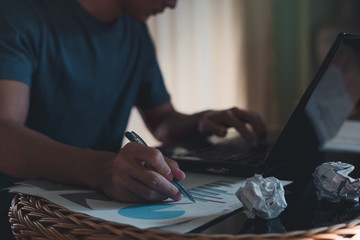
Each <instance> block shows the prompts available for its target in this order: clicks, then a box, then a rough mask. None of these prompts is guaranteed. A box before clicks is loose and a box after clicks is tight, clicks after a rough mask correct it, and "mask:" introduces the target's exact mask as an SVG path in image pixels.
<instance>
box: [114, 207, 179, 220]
mask: <svg viewBox="0 0 360 240" xmlns="http://www.w3.org/2000/svg"><path fill="white" fill-rule="evenodd" d="M184 213H185V210H184V209H183V208H181V207H179V206H176V205H171V204H157V205H137V206H131V207H125V208H122V209H120V210H118V214H120V215H121V216H124V217H128V218H136V219H143V220H163V219H171V218H176V217H179V216H181V215H183V214H184Z"/></svg>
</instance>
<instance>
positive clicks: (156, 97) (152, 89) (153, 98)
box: [137, 24, 170, 109]
mask: <svg viewBox="0 0 360 240" xmlns="http://www.w3.org/2000/svg"><path fill="white" fill-rule="evenodd" d="M143 31H144V32H143V49H142V51H144V54H143V56H146V58H144V60H143V61H144V62H143V66H142V71H143V72H142V73H143V74H142V83H141V85H140V90H139V94H138V99H137V106H139V107H141V108H144V109H146V108H152V107H157V106H160V105H162V104H165V103H167V102H169V101H170V95H169V93H168V91H167V89H166V86H165V83H164V80H163V77H162V74H161V70H160V67H159V64H158V61H157V58H156V53H155V48H154V45H153V43H152V40H151V38H150V35H149V32H148V30H147V28H146V25H145V24H144V29H143Z"/></svg>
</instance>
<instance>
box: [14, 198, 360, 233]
mask: <svg viewBox="0 0 360 240" xmlns="http://www.w3.org/2000/svg"><path fill="white" fill-rule="evenodd" d="M9 217H10V222H11V225H12V229H13V233H14V235H15V237H16V238H17V239H92V240H100V239H101V240H104V239H106V240H109V239H126V240H128V239H138V240H142V239H153V240H157V239H159V240H162V239H171V240H177V239H192V240H215V239H216V240H217V239H223V240H236V239H342V238H343V237H346V238H347V239H350V238H351V239H359V238H360V219H354V220H352V221H349V222H345V223H341V224H336V225H332V226H327V227H320V228H316V229H310V230H303V231H291V232H287V233H271V234H237V235H232V234H222V235H218V234H205V233H208V231H204V232H203V233H189V234H179V233H174V232H168V231H160V230H155V229H138V228H135V227H132V226H129V225H125V224H119V223H113V222H108V221H104V220H101V219H98V218H94V217H90V216H88V215H85V214H82V213H76V212H73V211H70V210H68V209H65V208H63V207H61V206H59V205H56V204H53V203H51V202H49V201H48V200H45V199H42V198H39V197H34V196H29V195H23V194H18V195H16V196H15V198H14V199H13V202H12V206H11V208H10V211H9ZM232 217H234V218H231V217H230V218H228V219H226V220H224V221H223V222H222V223H223V224H228V223H229V222H228V221H230V222H232V223H233V222H234V221H236V220H237V219H238V217H239V215H237V216H236V215H234V216H232ZM219 226H221V225H218V227H219ZM213 227H216V226H213ZM214 229H215V228H213V230H214Z"/></svg>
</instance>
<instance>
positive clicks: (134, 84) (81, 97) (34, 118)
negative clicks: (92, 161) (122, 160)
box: [0, 0, 170, 185]
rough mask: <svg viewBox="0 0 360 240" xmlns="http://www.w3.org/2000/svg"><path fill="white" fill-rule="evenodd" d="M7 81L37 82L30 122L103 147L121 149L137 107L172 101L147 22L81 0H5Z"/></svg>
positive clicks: (0, 72)
mask: <svg viewBox="0 0 360 240" xmlns="http://www.w3.org/2000/svg"><path fill="white" fill-rule="evenodd" d="M0 79H11V80H16V81H21V82H24V83H26V84H28V85H29V86H30V87H31V97H30V107H29V113H28V117H27V120H26V126H28V127H30V128H32V129H35V130H37V131H39V132H41V133H43V134H45V135H47V136H49V137H51V138H52V139H54V140H57V141H59V142H62V143H66V144H70V145H73V146H78V147H83V148H91V149H97V150H107V151H114V152H117V151H118V150H119V147H120V145H121V141H122V138H123V134H124V131H125V128H126V125H127V122H128V118H129V114H130V111H131V108H132V107H133V106H139V107H141V108H144V109H146V108H151V107H156V106H159V105H161V104H164V103H166V102H168V101H169V100H170V96H169V94H168V92H167V91H166V88H165V85H164V82H163V78H162V76H161V72H160V69H159V66H158V63H157V60H156V56H155V50H154V47H153V44H152V41H151V38H150V36H149V33H148V30H147V28H146V25H145V24H144V23H141V22H137V21H135V20H133V19H132V18H131V17H130V16H128V15H123V16H121V17H119V18H118V19H117V21H116V22H114V23H112V24H108V23H103V22H101V21H99V20H98V19H96V18H95V17H93V16H92V15H90V14H89V13H88V12H87V11H85V10H84V9H83V8H82V7H81V5H80V4H79V3H78V2H77V1H76V0H0ZM0 181H1V176H0ZM1 185H2V184H1Z"/></svg>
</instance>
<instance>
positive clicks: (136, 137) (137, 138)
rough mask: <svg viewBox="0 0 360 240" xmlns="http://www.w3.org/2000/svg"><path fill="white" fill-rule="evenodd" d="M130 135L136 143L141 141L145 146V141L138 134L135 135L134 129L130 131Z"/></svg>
mask: <svg viewBox="0 0 360 240" xmlns="http://www.w3.org/2000/svg"><path fill="white" fill-rule="evenodd" d="M131 134H132V136H133V137H134V138H135V141H136V142H138V143H141V144H143V145H145V146H147V144H146V142H145V141H144V140H143V139H142V138H141V137H140V136H139V135H137V134H136V133H135V132H134V131H131Z"/></svg>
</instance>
